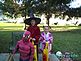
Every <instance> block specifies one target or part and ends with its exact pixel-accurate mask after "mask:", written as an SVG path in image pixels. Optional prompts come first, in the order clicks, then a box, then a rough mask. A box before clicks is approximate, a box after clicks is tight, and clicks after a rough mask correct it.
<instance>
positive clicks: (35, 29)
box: [27, 25, 40, 44]
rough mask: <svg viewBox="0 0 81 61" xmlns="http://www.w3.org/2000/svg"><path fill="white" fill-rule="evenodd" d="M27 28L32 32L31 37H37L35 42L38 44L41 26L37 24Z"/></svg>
mask: <svg viewBox="0 0 81 61" xmlns="http://www.w3.org/2000/svg"><path fill="white" fill-rule="evenodd" d="M27 30H28V31H30V32H31V37H32V38H35V39H36V41H35V44H38V43H39V38H40V29H39V27H38V26H37V25H35V26H31V25H30V26H29V27H28V29H27Z"/></svg>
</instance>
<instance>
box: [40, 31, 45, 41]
mask: <svg viewBox="0 0 81 61" xmlns="http://www.w3.org/2000/svg"><path fill="white" fill-rule="evenodd" d="M44 40H45V39H44V32H42V33H41V36H40V41H41V42H43V41H44Z"/></svg>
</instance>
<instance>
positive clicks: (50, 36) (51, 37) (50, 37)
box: [48, 33, 53, 43]
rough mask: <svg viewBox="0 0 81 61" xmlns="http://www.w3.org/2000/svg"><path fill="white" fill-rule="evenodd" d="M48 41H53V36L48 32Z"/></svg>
mask: <svg viewBox="0 0 81 61" xmlns="http://www.w3.org/2000/svg"><path fill="white" fill-rule="evenodd" d="M48 41H49V43H52V42H53V36H52V34H51V33H50V34H49V40H48Z"/></svg>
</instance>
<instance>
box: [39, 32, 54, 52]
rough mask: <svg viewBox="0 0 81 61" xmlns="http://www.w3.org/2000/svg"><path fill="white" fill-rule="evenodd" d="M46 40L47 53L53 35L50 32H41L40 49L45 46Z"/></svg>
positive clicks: (50, 46)
mask: <svg viewBox="0 0 81 61" xmlns="http://www.w3.org/2000/svg"><path fill="white" fill-rule="evenodd" d="M46 42H48V50H49V53H50V51H51V49H52V42H53V36H52V34H51V33H50V32H47V33H45V32H42V33H41V37H40V49H41V50H43V49H44V47H45V43H46Z"/></svg>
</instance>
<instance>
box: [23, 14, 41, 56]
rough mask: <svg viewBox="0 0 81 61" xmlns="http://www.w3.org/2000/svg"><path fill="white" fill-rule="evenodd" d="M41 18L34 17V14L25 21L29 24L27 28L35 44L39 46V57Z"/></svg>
mask: <svg viewBox="0 0 81 61" xmlns="http://www.w3.org/2000/svg"><path fill="white" fill-rule="evenodd" d="M40 21H41V19H40V18H36V17H34V15H33V14H32V15H31V16H30V18H28V19H26V20H25V21H24V23H25V24H27V25H29V27H28V28H27V30H28V31H30V32H31V39H32V40H33V41H34V44H35V45H36V46H37V57H38V44H39V38H40V28H39V27H38V26H37V25H38V24H39V23H40Z"/></svg>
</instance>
